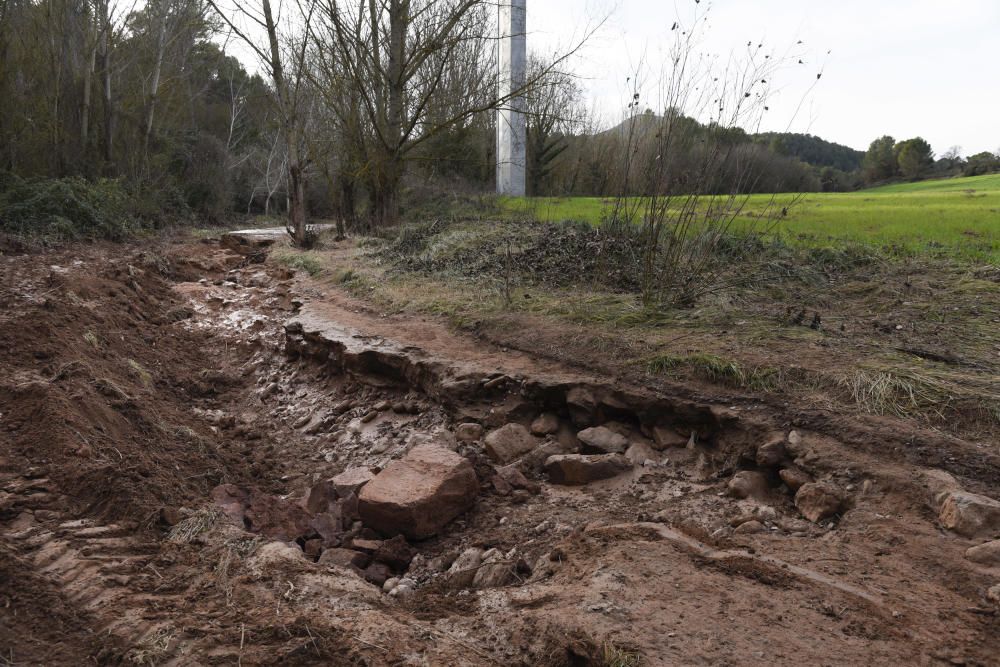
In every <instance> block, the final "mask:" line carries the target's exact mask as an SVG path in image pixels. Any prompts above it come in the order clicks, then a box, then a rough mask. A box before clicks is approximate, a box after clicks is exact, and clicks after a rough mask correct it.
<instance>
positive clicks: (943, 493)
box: [920, 469, 962, 509]
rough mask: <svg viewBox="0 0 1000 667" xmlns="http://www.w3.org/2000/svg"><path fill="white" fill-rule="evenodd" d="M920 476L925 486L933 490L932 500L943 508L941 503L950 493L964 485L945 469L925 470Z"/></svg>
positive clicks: (959, 489)
mask: <svg viewBox="0 0 1000 667" xmlns="http://www.w3.org/2000/svg"><path fill="white" fill-rule="evenodd" d="M920 477H921V478H922V481H923V483H924V486H926V487H927V489H928V490H929V491H930V492H931V500H932V501H933V503H934V506H935V507H936V508H938V509H940V508H941V504H942V503H943V502H944V500H945V498H947V497H948V494H949V493H951V492H952V491H961V490H962V485H961V484H959V483H958V480H957V479H955V477H954V476H953V475H952V474H951V473H948V472H945V471H944V470H938V469H931V470H924V471H923V472H922V473H921V475H920Z"/></svg>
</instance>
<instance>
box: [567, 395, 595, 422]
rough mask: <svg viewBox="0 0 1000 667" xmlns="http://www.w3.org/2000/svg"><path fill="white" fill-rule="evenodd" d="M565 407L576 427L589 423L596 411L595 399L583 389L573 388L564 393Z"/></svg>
mask: <svg viewBox="0 0 1000 667" xmlns="http://www.w3.org/2000/svg"><path fill="white" fill-rule="evenodd" d="M566 407H567V408H569V414H570V417H571V418H572V419H573V423H574V424H576V425H577V426H586V425H587V424H589V423H591V418H592V416H593V414H594V411H595V410H596V409H597V399H595V398H594V395H593V394H592V393H591V392H590V390H588V389H585V388H583V387H573V388H572V389H570V390H569V391H568V392H566Z"/></svg>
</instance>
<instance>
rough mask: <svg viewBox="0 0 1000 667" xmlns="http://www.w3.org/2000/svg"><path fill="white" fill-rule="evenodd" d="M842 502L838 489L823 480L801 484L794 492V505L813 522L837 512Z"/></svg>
mask: <svg viewBox="0 0 1000 667" xmlns="http://www.w3.org/2000/svg"><path fill="white" fill-rule="evenodd" d="M843 504H844V498H843V496H842V495H841V493H840V490H839V489H838V488H837V487H835V486H833V485H832V484H827V483H825V482H810V483H809V484H803V485H802V487H801V488H800V489H799V490H798V492H797V493H796V494H795V506H796V507H797V508H798V510H799V511H800V512H802V516H804V517H805V518H807V519H809V520H810V521H812V522H813V523H816V522H818V521H822V520H823V519H827V518H829V517H831V516H833V515H835V514H837V513H838V512H840V510H841V508H842V507H843Z"/></svg>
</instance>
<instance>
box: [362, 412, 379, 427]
mask: <svg viewBox="0 0 1000 667" xmlns="http://www.w3.org/2000/svg"><path fill="white" fill-rule="evenodd" d="M376 417H378V410H369V411H368V412H366V413H365V414H364V416H363V417H361V423H363V424H367V423H368V422H370V421H373V420H374V419H375V418H376Z"/></svg>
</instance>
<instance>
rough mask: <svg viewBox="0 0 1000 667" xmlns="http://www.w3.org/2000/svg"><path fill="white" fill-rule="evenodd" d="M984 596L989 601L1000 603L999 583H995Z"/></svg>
mask: <svg viewBox="0 0 1000 667" xmlns="http://www.w3.org/2000/svg"><path fill="white" fill-rule="evenodd" d="M986 597H987V599H988V600H990V602H995V603H996V604H998V605H1000V584H997V585H996V586H993V587H991V588H990V589H989V590H988V591H986Z"/></svg>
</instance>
